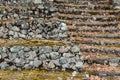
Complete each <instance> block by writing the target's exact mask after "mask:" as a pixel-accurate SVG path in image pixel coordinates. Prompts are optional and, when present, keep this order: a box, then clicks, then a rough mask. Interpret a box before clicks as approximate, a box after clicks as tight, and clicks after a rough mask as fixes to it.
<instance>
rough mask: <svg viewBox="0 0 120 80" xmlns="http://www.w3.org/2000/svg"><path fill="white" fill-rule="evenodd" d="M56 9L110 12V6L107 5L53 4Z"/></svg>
mask: <svg viewBox="0 0 120 80" xmlns="http://www.w3.org/2000/svg"><path fill="white" fill-rule="evenodd" d="M54 5H55V6H57V7H58V8H75V9H89V10H90V9H95V10H96V9H102V10H110V9H111V8H110V5H108V4H92V5H89V4H85V5H84V4H72V3H71V4H66V3H61V4H56V3H55V4H54Z"/></svg>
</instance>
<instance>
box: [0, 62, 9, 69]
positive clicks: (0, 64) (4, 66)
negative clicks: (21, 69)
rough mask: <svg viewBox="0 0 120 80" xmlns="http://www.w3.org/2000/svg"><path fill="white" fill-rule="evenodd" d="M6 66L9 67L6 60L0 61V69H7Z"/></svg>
mask: <svg viewBox="0 0 120 80" xmlns="http://www.w3.org/2000/svg"><path fill="white" fill-rule="evenodd" d="M8 67H9V65H8V64H7V63H6V62H2V63H0V68H1V69H7V68H8Z"/></svg>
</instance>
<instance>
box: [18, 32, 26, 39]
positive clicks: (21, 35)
mask: <svg viewBox="0 0 120 80" xmlns="http://www.w3.org/2000/svg"><path fill="white" fill-rule="evenodd" d="M18 35H19V37H20V38H25V37H26V36H25V35H24V34H21V33H19V34H18Z"/></svg>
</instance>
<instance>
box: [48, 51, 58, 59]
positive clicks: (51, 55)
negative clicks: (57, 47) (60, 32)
mask: <svg viewBox="0 0 120 80" xmlns="http://www.w3.org/2000/svg"><path fill="white" fill-rule="evenodd" d="M50 57H51V59H58V58H59V57H60V54H59V53H58V52H51V53H50Z"/></svg>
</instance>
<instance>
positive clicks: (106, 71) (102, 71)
mask: <svg viewBox="0 0 120 80" xmlns="http://www.w3.org/2000/svg"><path fill="white" fill-rule="evenodd" d="M83 70H86V71H89V72H91V73H92V74H93V75H97V76H100V77H105V76H120V67H115V66H108V65H101V64H91V65H88V64H84V66H83Z"/></svg>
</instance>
